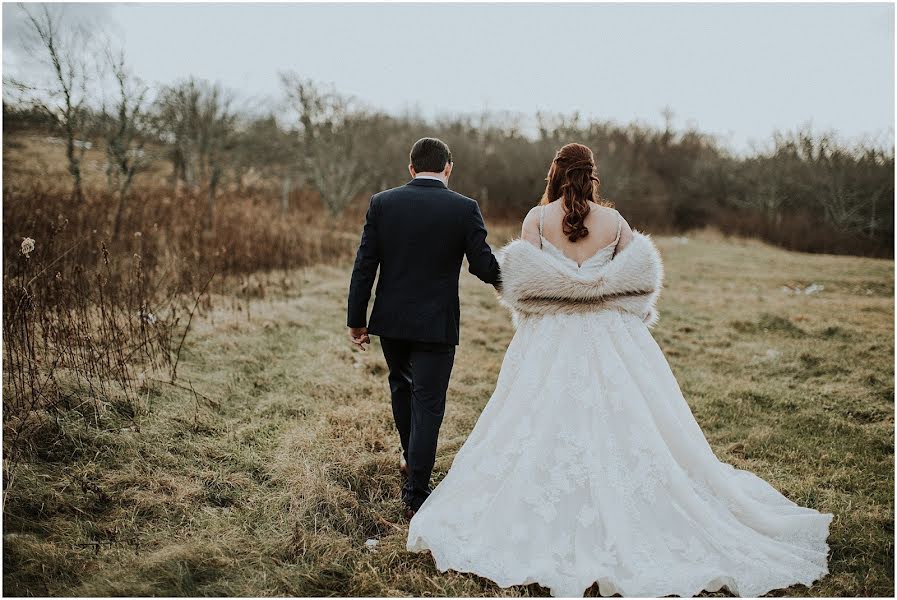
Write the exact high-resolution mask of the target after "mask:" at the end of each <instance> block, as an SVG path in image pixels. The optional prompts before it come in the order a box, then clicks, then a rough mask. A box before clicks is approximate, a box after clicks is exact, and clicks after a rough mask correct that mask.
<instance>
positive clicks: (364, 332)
mask: <svg viewBox="0 0 897 600" xmlns="http://www.w3.org/2000/svg"><path fill="white" fill-rule="evenodd" d="M349 339H350V340H351V341H352V343H353V344H355V345H356V346H358V347H359V348H361V349H362V350H367V348H365V347H364V345H365V344H370V343H371V338H370V336H369V335H368V328H367V327H350V328H349Z"/></svg>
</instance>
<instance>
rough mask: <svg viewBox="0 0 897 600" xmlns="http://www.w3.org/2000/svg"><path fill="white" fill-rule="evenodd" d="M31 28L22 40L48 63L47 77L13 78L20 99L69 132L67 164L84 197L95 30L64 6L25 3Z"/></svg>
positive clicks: (76, 195) (77, 193)
mask: <svg viewBox="0 0 897 600" xmlns="http://www.w3.org/2000/svg"><path fill="white" fill-rule="evenodd" d="M19 7H20V9H21V10H22V11H23V12H24V13H25V15H26V17H27V22H28V25H29V30H28V31H27V32H26V33H25V35H24V37H23V40H22V41H23V46H24V48H25V50H26V52H29V53H30V55H31V56H34V57H39V60H40V62H41V63H42V64H44V65H45V66H46V67H48V70H49V76H48V79H47V81H46V82H44V83H36V82H33V81H31V82H28V81H23V80H19V79H14V78H13V79H10V80H9V82H10V84H11V85H12V86H13V87H14V88H15V89H16V90H18V92H19V93H20V94H21V95H22V97H21V98H20V100H22V101H24V102H26V103H28V104H31V105H33V106H36V107H38V108H39V109H40V110H42V111H43V112H45V113H46V114H47V115H49V116H50V117H51V119H52V120H53V122H54V123H55V124H56V125H57V126H58V127H59V129H61V130H62V131H63V133H64V135H65V145H66V158H67V160H68V170H69V173H70V174H71V176H72V181H73V189H72V196H73V199H74V200H76V201H80V200H81V199H82V198H83V192H82V186H81V161H82V159H83V157H84V151H85V150H86V149H87V148H88V147H89V143H87V142H85V141H82V140H79V139H78V138H79V136H80V135H81V134H82V132H83V131H84V127H85V124H86V120H87V112H88V111H87V110H86V106H85V103H86V101H87V97H88V87H89V84H90V80H91V78H90V73H91V70H90V68H89V65H88V60H89V57H90V56H92V54H91V52H90V51H89V46H90V41H91V38H90V34H89V33H88V32H87V29H86V28H85V27H83V26H79V25H78V24H76V23H65V22H63V18H62V12H60V11H59V10H57V9H56V8H55V7H54V10H53V11H51V9H50V6H49V5H47V4H40V5H38V6H37V7H36V9H35V10H31V9H29V8H27V7H26V6H24V5H22V4H20V5H19Z"/></svg>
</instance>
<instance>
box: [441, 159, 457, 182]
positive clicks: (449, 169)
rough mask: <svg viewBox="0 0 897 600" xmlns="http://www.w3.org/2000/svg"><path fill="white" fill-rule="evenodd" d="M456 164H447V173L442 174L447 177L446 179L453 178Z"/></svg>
mask: <svg viewBox="0 0 897 600" xmlns="http://www.w3.org/2000/svg"><path fill="white" fill-rule="evenodd" d="M454 164H455V163H446V164H445V171H443V172H442V174H443V175H445V177H446V179H447V178H449V177H451V176H452V167H453V166H454Z"/></svg>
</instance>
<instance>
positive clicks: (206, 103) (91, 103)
mask: <svg viewBox="0 0 897 600" xmlns="http://www.w3.org/2000/svg"><path fill="white" fill-rule="evenodd" d="M23 10H26V12H27V15H28V25H29V27H30V37H28V38H27V39H30V43H31V45H32V50H33V53H34V54H35V55H39V56H42V57H43V58H44V62H45V65H46V67H47V69H46V73H45V75H46V77H44V78H43V79H41V80H40V82H37V81H20V80H8V81H6V82H5V84H6V85H5V86H4V87H5V88H8V89H9V90H11V93H8V94H5V96H4V106H3V110H4V128H5V129H6V130H7V131H14V130H16V129H35V128H42V129H47V130H51V131H54V132H56V134H58V135H60V136H61V137H62V138H63V139H64V140H65V146H66V160H67V161H68V171H69V173H70V175H71V180H72V181H71V197H72V200H73V201H74V202H77V201H79V199H81V198H82V197H83V194H84V193H85V191H84V189H83V182H82V175H81V170H82V169H81V162H82V160H83V156H84V149H85V147H87V146H88V145H89V144H98V147H102V148H104V150H105V153H106V175H107V185H108V191H109V192H111V196H112V197H114V198H116V201H115V206H109V210H110V211H112V212H113V213H114V214H115V218H114V219H113V222H114V224H115V225H114V232H113V235H114V236H117V235H118V234H119V231H120V224H121V222H122V215H123V214H124V213H125V211H127V210H128V200H129V198H130V197H131V192H132V188H133V186H134V185H138V184H139V182H140V179H141V178H140V175H141V173H142V172H144V171H146V170H147V169H148V168H149V166H150V164H151V163H153V162H156V163H158V161H160V160H161V161H165V162H166V163H167V164H168V165H169V169H170V170H169V173H170V175H169V183H170V185H171V186H172V187H173V188H174V189H175V190H178V189H183V188H186V189H189V190H191V191H192V192H193V193H201V194H202V195H203V196H204V198H205V204H206V207H205V211H204V216H203V218H202V221H201V226H202V227H203V228H204V229H209V228H212V227H214V222H215V213H216V202H218V200H219V190H220V189H221V186H222V185H224V184H228V185H229V186H231V187H233V188H236V189H237V190H242V189H246V188H248V187H262V188H264V189H265V190H266V192H267V195H268V197H269V198H270V202H271V203H272V204H277V205H279V207H280V209H281V210H282V211H284V212H287V211H290V210H291V209H292V207H291V206H290V198H291V196H292V195H293V193H294V192H295V191H296V190H304V191H311V192H314V193H315V194H316V195H317V196H318V197H319V198H320V202H321V205H322V206H323V207H324V208H326V210H327V211H329V212H330V213H331V214H333V215H338V214H340V213H342V212H344V211H345V209H346V208H347V207H349V206H350V205H353V204H356V205H357V204H359V203H363V202H364V201H365V199H366V197H368V196H369V195H370V194H371V193H373V192H375V191H377V190H380V189H384V188H387V187H391V186H394V185H399V184H401V183H403V182H404V181H405V180H407V172H406V171H405V165H406V164H407V162H408V158H407V153H408V149H409V148H410V145H411V143H413V141H414V140H416V139H417V138H419V137H422V136H424V135H433V136H437V137H440V138H442V139H444V140H445V141H446V142H447V143H448V144H449V145H450V146H451V148H452V151H453V154H454V156H455V160H456V170H455V174H454V175H453V178H452V179H453V181H452V186H453V188H455V189H457V190H458V191H460V192H461V193H464V194H466V195H469V196H471V197H473V198H476V199H477V200H478V201H479V202H480V203H481V206H482V207H483V211H484V213H485V214H486V215H487V217H489V218H492V219H520V218H522V216H523V215H524V214H525V213H526V211H527V210H528V209H529V207H531V206H532V205H533V204H534V203H535V202H536V200H537V199H538V198H539V196H540V195H541V192H542V189H543V188H544V179H545V174H546V172H547V168H548V164H549V162H550V160H551V158H552V157H553V155H554V152H555V151H556V150H557V148H559V147H560V146H562V145H563V144H565V143H567V142H571V141H577V142H580V143H583V144H586V145H588V146H590V147H591V148H592V149H593V150H594V151H595V154H596V158H597V162H598V169H599V177H600V179H601V182H602V183H601V195H602V196H603V197H604V198H605V199H608V200H610V201H612V202H613V203H614V204H615V205H616V206H617V207H618V208H619V209H620V210H621V212H623V213H624V215H625V216H626V217H627V219H628V220H629V221H630V223H632V224H633V226H635V227H638V228H640V229H643V230H650V231H658V232H682V231H687V230H689V229H692V228H700V227H705V226H714V227H717V228H719V229H721V230H722V231H724V232H728V233H737V234H740V235H751V236H757V237H761V238H763V239H766V240H768V241H771V242H773V243H776V244H779V245H782V246H785V247H788V248H792V249H797V250H804V251H815V252H835V253H853V254H862V255H872V256H892V255H893V240H894V149H893V146H891V147H890V148H882V147H879V146H877V145H874V144H871V143H867V142H858V143H852V144H848V143H844V142H842V141H840V140H838V139H837V137H836V136H835V135H834V134H832V133H822V134H817V133H814V132H812V131H810V130H809V129H808V128H799V129H797V130H795V131H791V132H776V133H775V134H773V136H772V140H771V141H770V142H771V143H770V144H768V147H767V148H765V149H760V150H755V151H754V153H753V154H751V155H749V156H740V157H739V156H735V155H733V154H732V153H730V152H729V151H728V150H727V149H726V148H725V147H723V146H722V145H721V144H720V143H719V142H718V141H717V140H716V139H715V138H714V137H713V136H711V135H708V134H705V133H702V132H700V131H699V130H697V129H695V128H693V127H689V128H687V129H685V130H674V129H673V128H672V127H671V126H670V124H669V121H670V119H669V118H668V119H667V125H666V126H665V127H661V128H655V127H649V126H643V125H638V124H629V125H618V124H614V123H612V122H609V121H602V120H596V119H584V118H582V117H580V116H579V115H578V114H573V115H546V114H539V115H537V128H536V129H537V131H536V132H535V133H533V132H532V131H527V128H526V127H525V126H524V125H523V124H522V123H521V120H520V119H519V118H515V117H499V116H496V115H494V114H488V113H484V114H481V115H473V116H472V115H463V116H453V117H447V118H442V119H424V118H422V117H419V116H415V115H408V114H406V115H391V114H387V113H385V112H384V111H381V110H378V109H375V108H371V107H369V106H366V105H364V104H363V103H361V102H360V101H358V100H357V99H355V98H352V97H350V96H347V95H344V94H341V93H339V92H338V91H337V90H335V89H332V88H329V87H326V86H323V85H321V84H319V83H317V82H314V81H312V80H309V79H306V78H303V77H301V76H299V75H297V74H294V73H284V74H282V75H281V90H282V92H281V97H280V98H278V99H277V101H276V102H275V105H274V106H273V107H271V106H267V107H266V106H263V105H261V104H256V105H252V104H250V103H246V102H243V103H239V102H238V101H237V97H236V95H235V94H234V93H233V92H232V91H230V90H228V89H226V88H224V87H223V86H221V85H220V84H217V83H211V82H209V81H206V80H204V79H201V78H196V77H191V78H188V79H185V80H182V81H178V82H175V83H172V84H170V85H164V86H159V87H157V88H155V89H152V88H151V86H148V85H147V84H146V83H144V82H143V81H142V80H141V79H140V78H139V77H138V76H137V74H135V73H134V72H133V70H132V69H131V68H129V65H128V62H127V60H126V57H125V55H124V53H123V52H122V51H120V50H113V49H112V48H111V45H110V44H108V43H107V44H105V45H98V44H97V43H96V39H95V38H96V36H95V34H92V33H88V32H86V31H84V30H83V29H78V28H74V27H70V26H67V24H66V23H65V22H64V19H63V17H62V15H61V14H59V13H54V12H53V11H51V10H50V9H49V8H47V7H46V6H43V7H39V8H33V9H32V8H23ZM99 80H102V81H103V82H104V83H105V85H103V86H98V85H96V84H97V83H98V81H99ZM109 83H111V85H109ZM97 89H104V90H110V89H111V90H113V91H112V93H111V94H110V93H108V92H107V91H104V92H103V94H102V96H101V97H98V94H97V93H96V92H95V90H97Z"/></svg>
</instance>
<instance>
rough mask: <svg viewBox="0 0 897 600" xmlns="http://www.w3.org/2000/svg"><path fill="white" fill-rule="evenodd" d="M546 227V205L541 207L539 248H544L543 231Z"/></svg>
mask: <svg viewBox="0 0 897 600" xmlns="http://www.w3.org/2000/svg"><path fill="white" fill-rule="evenodd" d="M544 226H545V205H544V204H540V205H539V248H541V247H542V229H543V228H544Z"/></svg>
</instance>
